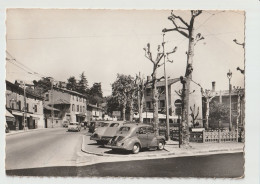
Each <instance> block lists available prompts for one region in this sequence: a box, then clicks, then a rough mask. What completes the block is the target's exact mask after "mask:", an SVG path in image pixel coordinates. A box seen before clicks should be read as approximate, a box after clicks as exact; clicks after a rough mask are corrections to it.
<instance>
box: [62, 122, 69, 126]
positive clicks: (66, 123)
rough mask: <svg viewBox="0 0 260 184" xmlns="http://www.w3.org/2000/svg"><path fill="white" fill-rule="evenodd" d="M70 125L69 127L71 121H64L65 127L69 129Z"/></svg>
mask: <svg viewBox="0 0 260 184" xmlns="http://www.w3.org/2000/svg"><path fill="white" fill-rule="evenodd" d="M68 125H69V121H67V120H65V121H63V123H62V126H63V127H65V128H67V127H68Z"/></svg>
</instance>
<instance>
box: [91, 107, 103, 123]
mask: <svg viewBox="0 0 260 184" xmlns="http://www.w3.org/2000/svg"><path fill="white" fill-rule="evenodd" d="M103 115H104V112H103V108H102V107H98V106H97V105H93V104H87V121H92V120H102V119H103Z"/></svg>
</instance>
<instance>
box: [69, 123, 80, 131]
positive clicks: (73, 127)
mask: <svg viewBox="0 0 260 184" xmlns="http://www.w3.org/2000/svg"><path fill="white" fill-rule="evenodd" d="M80 129H81V126H80V124H79V123H78V122H70V123H69V125H68V131H77V132H79V131H80Z"/></svg>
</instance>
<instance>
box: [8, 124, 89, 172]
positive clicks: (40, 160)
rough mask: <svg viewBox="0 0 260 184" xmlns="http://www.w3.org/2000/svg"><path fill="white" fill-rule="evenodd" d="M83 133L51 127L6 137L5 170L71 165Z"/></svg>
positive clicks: (73, 162)
mask: <svg viewBox="0 0 260 184" xmlns="http://www.w3.org/2000/svg"><path fill="white" fill-rule="evenodd" d="M86 132H87V131H86V130H84V129H81V131H80V132H67V129H66V128H54V129H44V130H37V131H32V132H26V133H19V134H14V135H9V136H6V169H7V170H10V169H21V168H36V167H50V166H64V165H66V166H73V165H75V162H76V159H77V157H78V153H79V152H80V151H81V143H82V136H83V134H85V133H86Z"/></svg>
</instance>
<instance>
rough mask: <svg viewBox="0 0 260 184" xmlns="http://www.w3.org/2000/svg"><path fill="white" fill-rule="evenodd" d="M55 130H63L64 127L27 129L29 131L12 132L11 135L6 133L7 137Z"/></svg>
mask: <svg viewBox="0 0 260 184" xmlns="http://www.w3.org/2000/svg"><path fill="white" fill-rule="evenodd" d="M53 129H62V127H55V128H37V129H27V130H10V131H9V133H5V135H6V136H10V135H15V134H21V133H28V132H33V131H44V130H53Z"/></svg>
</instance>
